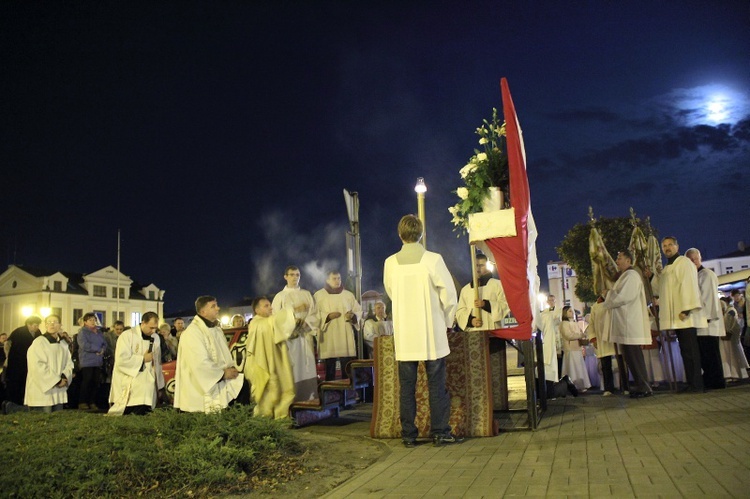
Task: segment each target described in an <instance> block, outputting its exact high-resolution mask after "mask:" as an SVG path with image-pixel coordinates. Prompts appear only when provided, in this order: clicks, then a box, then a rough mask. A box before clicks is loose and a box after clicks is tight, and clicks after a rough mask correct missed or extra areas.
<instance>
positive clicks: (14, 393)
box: [3, 315, 42, 412]
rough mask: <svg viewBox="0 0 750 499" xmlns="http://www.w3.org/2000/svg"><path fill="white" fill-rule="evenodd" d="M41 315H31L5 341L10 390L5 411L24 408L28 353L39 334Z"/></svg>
mask: <svg viewBox="0 0 750 499" xmlns="http://www.w3.org/2000/svg"><path fill="white" fill-rule="evenodd" d="M41 323H42V319H41V317H37V316H36V315H32V316H29V317H28V318H27V319H26V323H25V324H24V325H23V326H21V327H19V328H17V329H14V330H13V332H12V333H10V336H9V337H8V339H7V340H6V341H5V345H4V348H5V369H4V371H5V384H6V388H7V390H8V392H7V395H8V401H7V403H4V404H3V412H15V411H17V410H24V409H25V408H24V407H23V401H24V398H25V397H26V375H27V374H28V371H29V370H28V361H27V358H26V353H27V352H28V351H29V347H30V346H31V343H32V342H33V341H34V339H35V338H36V337H37V336H39V334H40V333H39V325H40V324H41Z"/></svg>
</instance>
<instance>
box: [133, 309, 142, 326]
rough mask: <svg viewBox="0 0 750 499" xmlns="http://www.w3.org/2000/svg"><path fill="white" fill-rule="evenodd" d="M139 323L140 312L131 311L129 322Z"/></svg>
mask: <svg viewBox="0 0 750 499" xmlns="http://www.w3.org/2000/svg"><path fill="white" fill-rule="evenodd" d="M140 323H141V313H140V312H133V313H132V314H130V324H132V325H135V324H140Z"/></svg>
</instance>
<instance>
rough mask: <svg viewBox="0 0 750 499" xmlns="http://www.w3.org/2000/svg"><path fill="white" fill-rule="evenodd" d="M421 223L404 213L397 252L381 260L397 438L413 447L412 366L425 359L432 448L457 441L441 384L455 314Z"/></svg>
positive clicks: (447, 278) (444, 271)
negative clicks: (389, 310) (396, 391)
mask: <svg viewBox="0 0 750 499" xmlns="http://www.w3.org/2000/svg"><path fill="white" fill-rule="evenodd" d="M422 235H423V226H422V222H421V221H420V220H419V218H417V217H415V216H414V215H405V216H404V217H402V218H401V221H400V222H399V224H398V236H399V238H400V239H401V242H402V243H403V247H402V248H401V251H399V252H398V253H396V254H394V255H391V256H390V257H388V259H386V261H385V265H384V268H383V284H384V285H385V292H386V293H387V294H388V296H389V297H390V298H391V300H392V302H393V334H394V343H395V347H396V361H397V362H398V377H399V383H400V385H401V393H400V412H401V438H402V440H403V443H404V446H406V447H414V446H415V445H416V439H417V437H418V435H419V431H418V429H417V427H416V425H415V424H414V420H415V419H416V416H417V400H416V395H415V391H416V386H417V367H418V365H419V362H420V361H423V362H424V365H425V370H426V372H427V383H428V388H429V391H430V399H429V400H430V422H431V428H430V434H431V436H432V439H433V443H434V445H436V446H440V445H444V444H453V443H457V442H460V441H461V440H462V439H459V438H457V437H456V436H454V435H453V434H452V433H451V427H450V424H449V420H450V412H451V406H450V396H449V395H448V390H447V389H446V384H445V383H446V382H445V357H446V356H447V355H448V354H449V353H450V348H449V347H448V334H447V331H448V328H449V327H451V326H452V325H453V320H454V318H455V314H456V301H457V300H456V289H455V288H454V286H453V278H452V277H451V274H450V272H448V268H447V267H446V266H445V262H444V261H443V257H442V256H440V255H439V254H437V253H433V252H431V251H426V250H425V248H424V246H422V245H421V244H419V241H420V239H422Z"/></svg>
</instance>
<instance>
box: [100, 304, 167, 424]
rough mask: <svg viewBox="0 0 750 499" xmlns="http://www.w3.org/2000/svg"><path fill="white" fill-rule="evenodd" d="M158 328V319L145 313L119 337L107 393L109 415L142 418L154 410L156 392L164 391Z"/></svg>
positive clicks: (152, 314)
mask: <svg viewBox="0 0 750 499" xmlns="http://www.w3.org/2000/svg"><path fill="white" fill-rule="evenodd" d="M158 327H159V316H158V315H156V313H154V312H146V313H145V314H143V317H142V318H141V323H140V324H139V325H138V326H135V327H132V328H130V329H128V330H127V331H125V332H123V333H121V334H120V337H119V339H118V340H117V353H116V355H115V367H114V370H113V371H112V387H111V388H110V391H109V402H110V403H111V404H113V405H112V407H110V409H109V414H112V415H122V414H137V415H141V416H142V415H144V414H147V413H149V412H151V411H152V410H153V409H154V407H156V401H157V398H158V393H159V390H162V389H163V388H164V373H163V372H162V370H161V343H160V342H159V338H158V333H157V329H158Z"/></svg>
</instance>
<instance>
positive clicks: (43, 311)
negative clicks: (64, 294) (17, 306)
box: [39, 307, 52, 318]
mask: <svg viewBox="0 0 750 499" xmlns="http://www.w3.org/2000/svg"><path fill="white" fill-rule="evenodd" d="M39 312H41V314H42V318H45V317H47V316H48V315H49V314H51V313H52V309H51V308H49V307H42V308H40V309H39Z"/></svg>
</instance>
